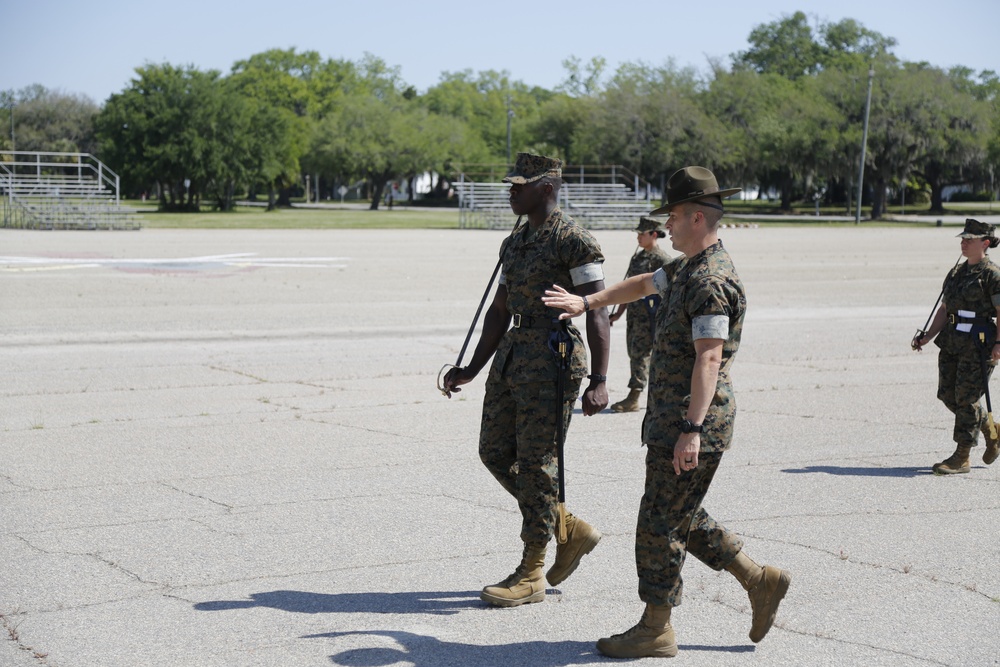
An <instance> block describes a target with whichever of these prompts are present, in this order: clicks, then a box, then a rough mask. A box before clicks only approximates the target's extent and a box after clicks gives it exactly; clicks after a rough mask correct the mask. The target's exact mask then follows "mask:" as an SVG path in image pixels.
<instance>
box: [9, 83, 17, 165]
mask: <svg viewBox="0 0 1000 667" xmlns="http://www.w3.org/2000/svg"><path fill="white" fill-rule="evenodd" d="M16 150H17V146H15V145H14V96H13V95H11V96H10V152H11V153H13V152H14V151H16Z"/></svg>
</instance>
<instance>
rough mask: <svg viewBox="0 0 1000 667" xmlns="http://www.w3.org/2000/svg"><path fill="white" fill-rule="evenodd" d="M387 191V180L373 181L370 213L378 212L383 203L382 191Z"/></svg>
mask: <svg viewBox="0 0 1000 667" xmlns="http://www.w3.org/2000/svg"><path fill="white" fill-rule="evenodd" d="M384 189H385V180H383V179H378V180H376V179H374V178H373V179H372V203H371V206H369V207H368V210H369V211H377V210H378V205H379V204H380V203H381V202H382V190H384Z"/></svg>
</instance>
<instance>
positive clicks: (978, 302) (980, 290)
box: [934, 257, 1000, 447]
mask: <svg viewBox="0 0 1000 667" xmlns="http://www.w3.org/2000/svg"><path fill="white" fill-rule="evenodd" d="M942 289H943V293H942V301H943V302H944V304H945V306H946V307H947V309H948V317H949V320H948V323H946V324H945V326H944V329H942V330H941V333H940V334H939V335H938V336H937V337H936V338H935V339H934V344H935V345H937V346H938V347H939V348H941V352H940V354H939V355H938V392H937V397H938V399H940V400H941V402H942V403H944V404H945V406H946V407H947V408H948V409H949V410H951V412H953V413H954V415H955V430H954V432H953V437H954V439H955V442H956V443H957V444H958V445H963V446H967V447H975V446H976V442H977V440H978V438H979V432H980V430H981V428H982V427H983V425H984V424H985V422H986V409H985V408H984V407H983V406H982V404H981V403H980V402H979V399H980V398H981V397H982V395H983V391H984V385H983V370H982V366H981V360H982V359H986V376H987V378H989V376H990V375H991V374H992V373H993V367H994V365H995V362H993V361H992V360H990V358H989V355H990V350H992V348H993V342H994V341H995V340H996V325H995V324H994V322H993V318H994V317H995V316H996V309H997V306H1000V267H997V265H996V264H994V263H993V262H991V261H990V259H989V257H984V258H983V260H982V261H980V262H979V263H978V264H973V265H970V264H968V263H963V264H961V265H960V266H959V267H958V268H956V269H954V270H953V271H952V272H950V273H949V274H948V276H947V277H946V278H945V281H944V287H943V288H942ZM960 310H961V311H966V312H968V313H975V317H973V318H970V317H967V316H966V317H963V316H962V314H960V313H959V312H958V311H960ZM960 329H968V331H961V330H960ZM980 334H982V339H980Z"/></svg>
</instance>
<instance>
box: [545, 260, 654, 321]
mask: <svg viewBox="0 0 1000 667" xmlns="http://www.w3.org/2000/svg"><path fill="white" fill-rule="evenodd" d="M590 284H594V283H590ZM601 284H602V285H603V281H602V283H601ZM655 293H656V287H655V286H654V285H653V274H652V273H644V274H642V275H639V276H632V277H631V278H629V279H627V280H623V281H621V282H620V283H618V284H616V285H612V286H611V287H607V288H605V289H602V290H600V291H598V292H595V293H593V294H587V295H586V296H587V305H588V306H589V310H591V311H594V310H597V309H599V308H603V307H605V306H613V305H615V304H619V303H631V302H632V301H637V300H638V299H641V298H642V297H644V296H647V295H649V294H655ZM583 296H584V295H583V294H579V290H578V294H571V293H570V292H567V291H566V290H564V289H563V288H562V287H559V285H553V286H552V289H550V290H545V296H543V297H542V302H543V303H544V304H545V305H546V306H551V307H553V308H561V309H562V310H565V311H566V312H565V313H563V314H562V315H560V316H559V319H561V320H564V319H566V318H569V317H576V316H577V315H580V314H581V313H583V312H585V310H586V309H585V308H584V301H583ZM587 332H588V334H589V333H590V329H589V328H588V329H587Z"/></svg>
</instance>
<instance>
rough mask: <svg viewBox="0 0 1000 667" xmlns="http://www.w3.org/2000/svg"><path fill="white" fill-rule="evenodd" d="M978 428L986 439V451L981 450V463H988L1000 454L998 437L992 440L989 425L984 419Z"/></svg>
mask: <svg viewBox="0 0 1000 667" xmlns="http://www.w3.org/2000/svg"><path fill="white" fill-rule="evenodd" d="M979 430H980V431H982V432H983V438H985V439H986V451H985V452H983V463H985V464H986V465H990V464H991V463H993V462H994V461H996V460H997V456H1000V438H998V439H996V440H994V439H993V438H991V437H990V427H989V425H988V424H987V423H986V422H985V421H984V422H983V425H982V427H981V428H980V429H979Z"/></svg>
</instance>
